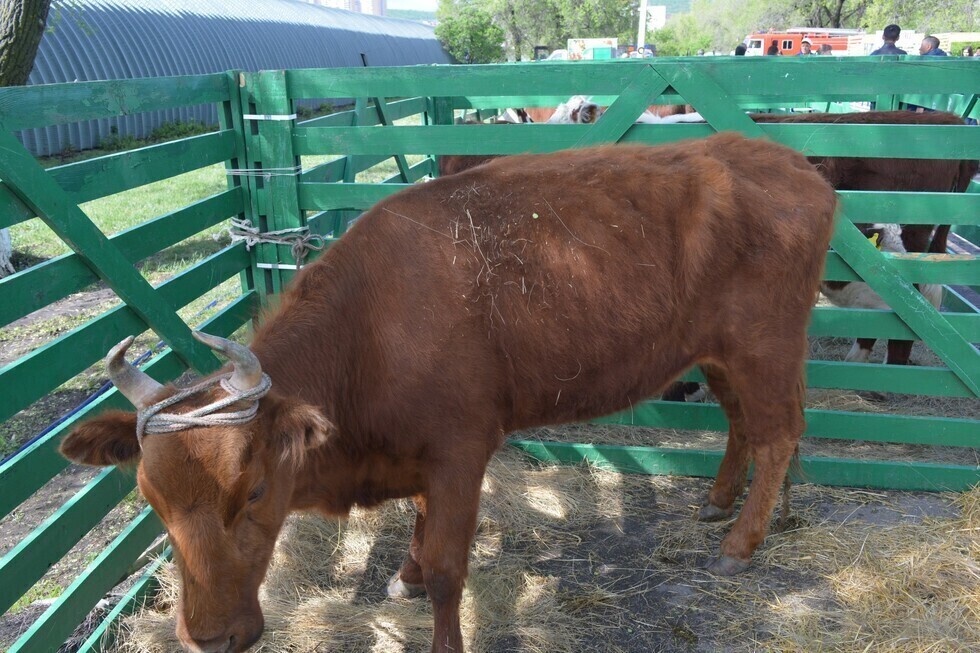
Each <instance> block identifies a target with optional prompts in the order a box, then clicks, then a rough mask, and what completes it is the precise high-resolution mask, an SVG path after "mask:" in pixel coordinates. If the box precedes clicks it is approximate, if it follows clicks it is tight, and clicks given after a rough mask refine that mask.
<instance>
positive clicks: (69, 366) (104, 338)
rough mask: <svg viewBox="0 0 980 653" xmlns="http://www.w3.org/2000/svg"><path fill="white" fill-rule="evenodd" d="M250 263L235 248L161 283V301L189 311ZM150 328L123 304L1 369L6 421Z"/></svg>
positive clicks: (1, 415) (0, 409)
mask: <svg viewBox="0 0 980 653" xmlns="http://www.w3.org/2000/svg"><path fill="white" fill-rule="evenodd" d="M248 264H249V258H248V255H247V253H246V252H245V244H244V243H238V244H236V245H232V246H231V247H227V248H225V249H223V250H221V251H220V252H218V253H216V254H213V255H212V256H209V257H208V258H206V259H204V260H203V261H201V262H200V263H198V264H197V265H195V266H194V267H192V268H190V269H188V270H185V271H184V272H182V273H181V274H179V275H177V276H175V277H173V278H171V279H169V280H167V281H166V282H165V283H163V284H161V285H160V286H159V291H160V297H161V299H162V300H163V301H166V302H167V303H168V304H170V305H173V306H177V307H182V306H185V305H186V304H188V303H190V302H191V301H193V300H194V299H197V298H198V297H200V296H201V295H203V294H204V293H206V292H208V291H209V290H211V289H212V288H214V287H215V286H216V285H217V284H219V283H221V282H222V281H224V280H225V279H228V278H229V277H232V276H234V275H236V274H238V272H239V271H241V270H243V269H244V268H245V267H246V266H248ZM145 329H146V324H145V323H144V322H143V320H142V319H141V318H140V317H139V316H138V315H137V314H136V312H135V311H133V310H132V308H131V307H129V306H125V305H121V306H118V307H117V308H114V309H112V310H110V311H107V312H106V313H103V314H102V315H100V316H99V317H97V318H94V319H92V320H90V321H89V322H87V323H85V324H83V325H82V326H80V327H78V328H76V329H72V330H71V331H69V332H68V333H66V334H65V335H63V336H61V337H60V338H58V339H56V340H53V341H52V342H49V343H47V344H46V345H43V346H41V347H39V348H37V349H35V350H34V351H32V352H31V353H30V354H27V355H26V356H23V357H21V358H19V359H17V360H16V361H14V362H12V363H10V364H8V365H6V366H5V367H3V368H2V369H0V385H2V386H3V387H4V388H6V392H5V393H4V397H3V400H2V402H0V420H5V419H8V418H9V417H10V416H11V415H13V414H15V413H16V412H18V411H19V410H22V409H23V408H26V407H27V406H29V405H31V404H32V403H33V402H35V401H37V400H38V399H40V398H41V397H43V396H44V395H46V394H47V393H49V392H50V391H51V390H52V389H53V388H57V387H58V386H60V385H61V384H62V383H64V382H65V381H68V380H69V379H71V378H72V377H73V376H75V375H76V374H78V373H79V372H81V371H83V370H84V369H86V368H87V367H89V366H90V365H92V364H93V363H95V362H96V361H98V360H99V359H101V358H102V357H103V356H105V352H107V351H108V350H109V348H111V347H112V346H113V345H115V344H116V343H117V342H120V341H122V340H123V339H124V338H126V337H127V336H131V335H136V334H139V333H142V332H143V331H144V330H145Z"/></svg>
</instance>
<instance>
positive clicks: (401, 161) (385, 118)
mask: <svg viewBox="0 0 980 653" xmlns="http://www.w3.org/2000/svg"><path fill="white" fill-rule="evenodd" d="M374 106H375V108H376V109H377V110H378V117H379V118H380V119H381V124H382V125H384V126H386V127H390V126H394V124H395V123H394V121H393V120H392V119H391V112H390V111H388V101H387V100H386V99H385V98H383V97H376V98H374ZM395 163H397V164H398V173H399V175H400V176H401V180H402V181H404V182H405V183H406V184H410V183H412V171H411V170H410V169H409V168H410V166H409V165H408V159H406V158H405V155H404V154H396V155H395Z"/></svg>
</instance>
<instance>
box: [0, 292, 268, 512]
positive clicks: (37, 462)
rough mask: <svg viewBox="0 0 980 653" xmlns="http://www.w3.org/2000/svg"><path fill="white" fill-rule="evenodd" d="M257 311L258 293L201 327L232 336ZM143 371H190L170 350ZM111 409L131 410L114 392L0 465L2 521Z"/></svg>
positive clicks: (169, 376) (161, 375)
mask: <svg viewBox="0 0 980 653" xmlns="http://www.w3.org/2000/svg"><path fill="white" fill-rule="evenodd" d="M257 309H258V297H257V295H256V293H254V292H249V293H248V294H245V295H242V296H240V297H239V298H238V299H236V300H234V301H233V302H232V303H231V304H229V305H228V306H227V307H226V308H224V309H222V310H221V311H220V312H219V313H218V314H217V315H215V316H214V317H213V318H211V319H209V320H207V321H206V322H204V323H203V324H202V325H200V327H199V328H200V329H202V330H204V331H206V332H208V333H212V334H214V335H218V336H229V335H231V334H232V333H233V332H234V331H235V330H236V329H238V327H240V326H241V325H243V324H245V323H246V322H247V321H248V320H249V319H251V318H252V317H253V316H254V314H255V311H256V310H257ZM142 369H143V371H144V372H146V373H147V374H149V375H150V376H151V377H153V378H154V379H156V380H157V381H160V382H162V383H165V382H167V381H170V380H173V379H175V378H177V377H178V376H179V375H180V374H181V373H183V372H184V370H186V369H187V368H186V365H184V364H183V363H182V362H181V361H180V359H179V358H178V357H177V356H176V355H175V354H174V353H173V350H170V349H167V350H166V351H164V352H163V353H161V354H159V355H158V356H156V357H154V358H153V360H151V361H150V362H149V363H148V364H147V365H146V366H145V367H143V368H142ZM110 408H122V409H129V410H132V406H131V405H130V404H129V402H128V401H126V399H125V398H124V397H123V396H122V395H121V394H119V393H118V392H117V391H116V390H115V389H112V390H110V391H109V392H107V393H106V394H104V395H103V396H101V397H99V398H98V399H96V400H95V401H93V402H92V403H91V404H89V405H88V406H86V407H85V408H82V409H81V410H80V411H79V412H78V414H77V415H75V416H74V417H73V418H71V419H70V420H67V421H66V422H65V423H63V424H61V425H59V426H58V427H57V428H55V429H53V430H52V431H51V432H50V433H48V434H47V435H45V436H44V437H43V438H41V439H39V440H37V441H36V442H34V443H32V444H31V445H30V446H29V447H27V448H25V449H24V450H23V451H20V452H18V453H17V454H16V455H14V456H13V457H12V458H11V459H10V460H8V461H6V462H4V463H3V464H2V465H0V518H3V517H5V516H7V515H8V514H10V512H11V511H12V510H13V509H14V508H16V507H17V506H19V505H20V504H21V503H22V502H23V501H24V500H25V499H27V498H28V497H30V496H31V495H32V494H33V493H34V492H35V491H36V490H37V489H38V488H40V487H41V486H42V485H44V484H45V483H47V482H48V481H49V480H50V479H51V478H53V477H54V475H55V474H57V473H58V472H60V471H61V470H62V469H64V468H65V467H67V466H68V461H67V460H65V459H64V458H62V457H61V456H60V455H59V454H58V451H57V447H58V443H59V442H61V439H62V438H63V437H64V436H65V435H67V434H68V432H69V431H70V430H71V429H72V428H74V427H75V425H76V424H78V423H79V422H81V421H83V420H85V419H88V418H90V417H94V416H95V415H98V414H99V413H100V412H102V411H104V410H108V409H110Z"/></svg>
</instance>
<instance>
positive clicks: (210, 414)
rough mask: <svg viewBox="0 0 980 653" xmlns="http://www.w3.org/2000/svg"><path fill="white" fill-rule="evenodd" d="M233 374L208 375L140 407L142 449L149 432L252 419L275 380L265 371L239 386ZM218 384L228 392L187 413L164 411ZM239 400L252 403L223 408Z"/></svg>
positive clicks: (138, 433) (138, 420)
mask: <svg viewBox="0 0 980 653" xmlns="http://www.w3.org/2000/svg"><path fill="white" fill-rule="evenodd" d="M233 374H234V373H233V372H228V373H226V374H221V375H219V376H214V377H211V378H210V379H205V380H204V381H202V382H201V383H198V384H197V385H193V386H191V387H190V388H186V389H184V390H179V391H178V392H176V393H175V394H173V395H171V396H170V397H167V398H166V399H164V400H163V401H158V402H157V403H155V404H152V405H151V406H148V407H146V408H142V409H140V410H139V411H137V413H136V440H137V441H138V442H139V445H140V449H142V448H143V436H144V435H146V434H154V433H175V432H177V431H185V430H187V429H191V428H196V427H200V426H232V425H235V424H245V423H247V422H250V421H252V420H253V419H254V418H255V415H256V413H257V412H258V410H259V399H261V398H262V397H264V396H265V395H266V394H267V393H268V392H269V390H270V389H271V388H272V380H271V379H270V378H269V375H268V374H262V379H261V380H260V381H259V384H258V385H257V386H255V387H253V388H249V389H248V390H239V389H238V388H236V387H235V386H233V385H232V384H231V383H230V382H229V380H230V379H231V377H232V375H233ZM216 385H220V386H221V389H222V390H224V391H225V392H226V393H227V396H225V397H222V398H221V399H218V400H217V401H213V402H211V403H209V404H207V405H206V406H201V407H200V408H195V409H194V410H192V411H190V412H187V413H165V412H162V411H163V410H165V409H166V408H169V407H171V406H173V405H175V404H179V403H180V402H182V401H183V400H185V399H187V398H188V397H193V396H194V395H198V394H201V393H203V392H207V391H208V390H209V389H210V388H212V387H213V386H216ZM238 402H248V406H247V407H246V408H243V409H241V410H236V411H231V412H220V411H221V410H222V409H224V408H227V407H228V406H231V405H232V404H235V403H238Z"/></svg>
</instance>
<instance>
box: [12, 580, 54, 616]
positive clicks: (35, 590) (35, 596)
mask: <svg viewBox="0 0 980 653" xmlns="http://www.w3.org/2000/svg"><path fill="white" fill-rule="evenodd" d="M64 591H65V588H64V587H62V586H61V585H59V584H58V583H55V582H53V581H50V580H42V581H39V582H38V583H37V584H36V585H35V586H34V587H32V588H31V589H29V590H27V593H26V594H24V596H22V597H20V598H19V599H17V602H16V603H14V604H13V605H12V606H11V607H10V610H8V612H9V613H10V614H17V613H18V612H23V611H24V609H26V608H27V607H29V606H30V605H31V604H32V603H34V601H40V600H42V599H56V598H58V597H59V596H61V593H62V592H64Z"/></svg>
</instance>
